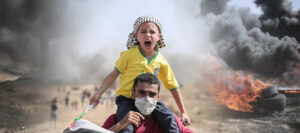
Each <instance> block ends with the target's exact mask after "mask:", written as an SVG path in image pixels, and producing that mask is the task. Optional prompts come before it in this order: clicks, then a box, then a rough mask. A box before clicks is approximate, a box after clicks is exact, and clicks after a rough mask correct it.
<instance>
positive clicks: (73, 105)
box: [71, 100, 78, 110]
mask: <svg viewBox="0 0 300 133" xmlns="http://www.w3.org/2000/svg"><path fill="white" fill-rule="evenodd" d="M71 106H72V107H73V108H74V109H75V110H77V107H78V102H77V100H74V101H73V102H72V103H71Z"/></svg>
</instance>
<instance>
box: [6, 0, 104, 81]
mask: <svg viewBox="0 0 300 133" xmlns="http://www.w3.org/2000/svg"><path fill="white" fill-rule="evenodd" d="M72 4H73V3H72V2H71V1H61V0H50V1H49V0H0V69H2V71H6V72H10V73H12V74H17V73H16V72H15V71H22V72H25V73H26V74H27V76H32V75H38V76H40V75H41V76H43V77H44V78H51V79H53V80H65V81H70V80H72V81H76V82H78V81H83V80H88V81H91V82H93V81H95V80H96V81H97V80H99V79H101V76H103V74H102V73H103V70H102V71H100V70H96V68H97V69H101V68H102V67H103V65H102V64H103V63H104V62H105V59H104V58H103V56H102V55H101V54H96V55H91V56H89V57H81V56H79V55H78V54H77V53H76V51H75V50H74V48H73V45H74V44H76V43H78V40H80V38H77V37H78V36H80V33H81V32H80V30H81V29H84V28H85V25H82V24H77V23H76V20H80V18H74V17H72V15H73V16H75V15H74V14H72V13H73V12H74V11H75V10H76V11H77V10H78V9H77V8H76V9H75V8H72ZM82 10H83V9H82ZM77 13H78V11H77ZM76 15H78V14H76ZM80 15H88V14H84V13H82V14H80ZM80 15H78V16H80ZM26 74H25V75H26Z"/></svg>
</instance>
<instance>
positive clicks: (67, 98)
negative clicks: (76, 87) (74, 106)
mask: <svg viewBox="0 0 300 133" xmlns="http://www.w3.org/2000/svg"><path fill="white" fill-rule="evenodd" d="M70 96H71V92H70V91H68V92H67V95H66V98H65V102H66V106H69V100H70Z"/></svg>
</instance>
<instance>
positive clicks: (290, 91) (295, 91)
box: [284, 90, 300, 94]
mask: <svg viewBox="0 0 300 133" xmlns="http://www.w3.org/2000/svg"><path fill="white" fill-rule="evenodd" d="M284 92H285V93H294V94H300V90H285V91H284Z"/></svg>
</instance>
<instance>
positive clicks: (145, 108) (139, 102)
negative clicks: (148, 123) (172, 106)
mask: <svg viewBox="0 0 300 133" xmlns="http://www.w3.org/2000/svg"><path fill="white" fill-rule="evenodd" d="M156 103H157V101H155V99H154V98H150V97H148V96H147V97H136V98H135V106H136V108H137V109H138V110H139V111H140V112H141V113H142V114H144V115H149V114H151V113H152V111H153V110H154V109H155V107H156Z"/></svg>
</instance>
